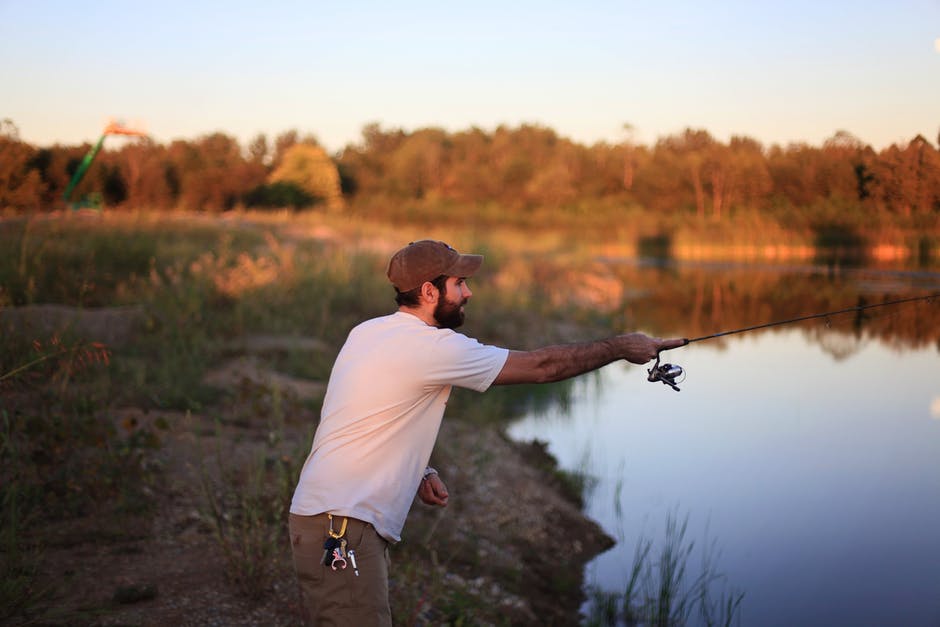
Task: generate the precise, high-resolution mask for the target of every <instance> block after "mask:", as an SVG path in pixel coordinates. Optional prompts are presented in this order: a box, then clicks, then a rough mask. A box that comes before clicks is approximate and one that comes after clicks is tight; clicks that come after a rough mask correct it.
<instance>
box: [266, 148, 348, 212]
mask: <svg viewBox="0 0 940 627" xmlns="http://www.w3.org/2000/svg"><path fill="white" fill-rule="evenodd" d="M268 182H269V183H281V182H283V183H293V184H295V185H297V186H298V187H299V188H301V189H303V190H304V191H306V192H307V193H309V194H310V195H311V196H312V197H313V198H317V199H321V200H323V201H324V202H326V204H327V206H328V207H329V208H331V209H334V208H341V207H342V206H343V195H342V191H341V189H340V180H339V172H338V171H337V168H336V165H335V164H334V163H333V161H332V160H331V159H330V157H329V156H328V155H327V154H326V151H325V150H323V148H321V147H320V146H316V145H313V144H308V143H302V144H295V145H293V146H291V147H290V148H288V149H287V150H286V151H285V152H284V156H283V158H282V160H281V164H280V165H279V166H278V167H277V169H275V170H274V171H273V172H272V173H271V176H270V177H268Z"/></svg>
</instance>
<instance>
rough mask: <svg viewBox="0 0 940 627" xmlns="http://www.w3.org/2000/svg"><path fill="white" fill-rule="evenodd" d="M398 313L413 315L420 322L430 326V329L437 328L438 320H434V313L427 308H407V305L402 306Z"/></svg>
mask: <svg viewBox="0 0 940 627" xmlns="http://www.w3.org/2000/svg"><path fill="white" fill-rule="evenodd" d="M398 311H400V312H402V313H406V314H411V315H412V316H414V317H415V318H418V319H419V320H421V321H422V322H424V324H426V325H428V326H429V327H436V326H437V320H435V319H434V312H433V311H431V310H429V309H427V308H424V307H407V306H405V305H400V306H399V307H398Z"/></svg>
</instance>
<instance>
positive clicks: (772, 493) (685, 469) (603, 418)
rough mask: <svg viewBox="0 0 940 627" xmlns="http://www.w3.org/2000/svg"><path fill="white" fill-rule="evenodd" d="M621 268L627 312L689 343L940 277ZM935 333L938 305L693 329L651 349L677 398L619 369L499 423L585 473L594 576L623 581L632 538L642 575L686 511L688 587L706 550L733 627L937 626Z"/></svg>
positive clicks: (938, 395) (628, 319) (716, 592)
mask: <svg viewBox="0 0 940 627" xmlns="http://www.w3.org/2000/svg"><path fill="white" fill-rule="evenodd" d="M622 278H623V280H624V281H629V282H630V284H631V285H632V286H634V287H636V286H640V288H638V291H637V292H636V295H635V299H634V302H632V303H631V304H630V306H629V307H627V308H626V311H625V313H624V319H625V323H626V324H629V323H634V324H635V325H636V326H635V327H634V328H639V329H642V330H647V331H650V332H653V333H657V334H669V335H679V336H686V337H698V336H701V335H707V334H710V333H714V332H718V331H724V330H728V329H734V328H740V327H744V326H749V325H752V324H759V323H764V322H769V321H772V320H782V319H786V318H789V317H794V316H798V315H806V314H812V313H817V312H821V311H831V310H835V309H840V308H844V307H852V306H855V305H857V304H862V303H864V304H871V303H875V302H880V301H883V300H886V299H891V298H904V297H910V296H917V295H921V294H925V293H936V292H938V291H940V274H936V273H930V272H903V271H896V270H893V271H884V270H872V269H865V270H861V269H856V270H841V271H834V269H833V268H831V267H830V268H827V267H821V268H812V267H809V268H769V267H760V268H753V267H747V266H721V265H715V266H703V265H693V266H684V265H681V264H679V265H676V264H673V265H670V266H668V267H663V266H662V265H657V264H653V265H648V266H647V265H644V264H642V263H640V264H636V263H634V264H631V265H630V266H629V267H627V268H624V269H623V270H622ZM683 325H687V326H688V330H687V331H685V332H683V330H682V329H683ZM625 328H629V327H628V326H625ZM938 338H940V302H938V299H934V300H932V301H930V302H924V301H921V302H917V303H910V304H904V305H897V306H889V307H883V308H877V309H870V310H866V311H865V312H864V315H860V314H856V313H850V314H844V315H841V316H833V317H830V318H829V319H828V320H825V319H821V320H814V321H808V322H801V323H796V324H792V325H783V326H778V327H774V328H773V329H768V330H763V331H754V332H750V333H744V334H740V335H734V336H729V337H726V338H721V339H716V340H708V341H702V342H698V343H694V344H691V345H689V346H687V347H684V348H680V349H676V350H673V351H669V352H666V353H663V361H669V362H673V363H677V364H679V365H681V366H682V367H683V368H684V369H685V372H686V375H685V380H684V381H683V382H682V383H681V384H680V385H679V387H680V388H681V392H675V391H673V390H672V389H670V388H668V387H666V386H665V385H663V384H661V383H650V382H648V381H647V380H646V370H645V367H641V366H631V365H628V364H626V363H620V364H613V365H611V366H608V367H606V368H604V369H602V370H601V371H599V372H598V373H595V374H592V375H586V376H584V377H581V378H580V379H579V380H578V381H577V382H576V383H575V385H574V386H573V388H571V389H570V390H569V394H570V398H569V401H568V402H567V403H565V404H564V408H562V407H560V406H554V407H550V408H549V409H547V410H546V409H542V410H539V411H537V412H533V413H530V414H528V415H526V416H525V417H523V418H522V419H520V420H518V421H516V422H515V423H514V424H512V426H511V427H510V428H509V433H510V435H511V436H512V437H513V438H515V439H520V440H531V439H534V438H537V439H540V440H544V441H547V442H548V443H549V447H548V448H549V450H550V451H551V452H552V453H553V454H554V455H555V456H556V457H557V458H558V460H559V463H560V465H561V466H562V467H563V468H565V469H567V470H570V471H573V472H578V473H584V474H586V475H588V476H590V477H592V478H594V479H595V480H596V483H594V485H593V487H592V488H591V489H590V490H589V491H588V494H587V499H586V501H587V505H586V512H587V514H588V515H589V516H591V517H592V518H594V519H595V520H597V521H598V522H600V523H601V525H602V526H603V527H604V528H605V529H606V530H607V531H608V533H610V534H611V535H612V536H613V537H615V538H617V540H618V542H617V545H616V546H615V547H614V548H613V549H611V550H610V551H608V552H606V553H604V554H602V555H601V556H599V557H598V558H596V559H595V560H594V561H593V562H591V563H590V564H589V565H588V567H587V569H586V582H587V584H588V585H589V586H592V587H596V588H598V589H600V590H604V591H608V592H620V593H622V591H623V590H624V588H625V587H626V583H627V581H628V579H629V576H630V569H631V565H632V563H633V561H634V556H635V554H636V551H637V546H638V543H639V542H642V541H644V540H646V541H649V542H651V543H652V546H653V548H652V552H651V554H650V558H651V561H650V563H651V564H652V565H651V567H650V571H649V572H650V573H652V575H653V577H652V578H655V575H656V573H657V572H658V571H657V570H656V568H655V562H656V560H657V559H658V558H657V557H656V556H657V555H658V551H659V550H661V548H662V546H663V544H664V537H665V535H666V525H667V520H671V521H673V523H676V524H680V525H681V523H682V522H683V521H685V522H687V529H686V531H685V535H684V538H683V539H682V541H681V543H680V544H681V545H682V546H687V545H688V544H689V543H693V544H692V550H691V553H690V554H689V556H688V558H687V560H686V561H687V573H686V577H685V580H686V582H687V584H688V583H689V582H691V581H692V580H693V579H694V578H695V577H696V576H697V575H698V574H699V573H700V572H701V571H702V568H703V566H704V564H705V562H704V560H705V559H706V557H705V556H706V554H707V555H708V557H707V559H708V566H709V569H710V571H711V572H712V573H720V574H721V575H722V576H723V577H722V578H721V579H716V580H715V581H714V582H713V583H712V585H711V586H710V588H711V589H710V592H711V593H712V595H713V596H714V598H718V597H719V596H720V595H721V593H722V592H725V593H727V594H733V593H743V595H744V596H743V600H742V601H741V604H740V606H739V609H738V613H737V616H738V618H739V619H740V623H741V624H743V625H762V626H769V625H907V626H918V625H924V626H928V625H929V626H937V625H940V339H938ZM706 549H707V550H706ZM648 575H649V573H648ZM589 610H590V607H589V606H586V607H585V612H588V611H589ZM690 622H691V623H692V624H696V623H697V622H700V619H699V618H697V617H696V614H695V613H693V614H692V617H691V619H690Z"/></svg>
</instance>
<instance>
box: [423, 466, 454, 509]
mask: <svg viewBox="0 0 940 627" xmlns="http://www.w3.org/2000/svg"><path fill="white" fill-rule="evenodd" d="M447 497H448V494H447V486H446V485H444V482H443V481H441V478H440V477H439V476H438V475H437V473H434V474H432V475H429V476H428V478H427V479H422V480H421V485H419V486H418V498H419V499H421V501H422V502H424V503H426V504H428V505H437V506H439V507H447Z"/></svg>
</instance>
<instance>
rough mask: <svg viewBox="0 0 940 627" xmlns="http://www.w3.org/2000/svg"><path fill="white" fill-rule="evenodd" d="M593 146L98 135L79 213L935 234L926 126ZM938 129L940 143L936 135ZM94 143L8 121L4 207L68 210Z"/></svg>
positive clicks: (77, 199) (2, 151)
mask: <svg viewBox="0 0 940 627" xmlns="http://www.w3.org/2000/svg"><path fill="white" fill-rule="evenodd" d="M631 136H632V131H631V128H630V127H629V125H625V127H624V137H625V138H624V139H623V140H622V141H621V142H619V143H604V142H601V143H596V144H594V145H590V146H586V145H582V144H579V143H577V142H575V141H572V140H570V139H567V138H565V137H562V136H560V135H559V134H558V133H556V132H555V131H554V130H552V129H551V128H546V127H544V126H538V125H530V124H524V125H521V126H518V127H516V128H509V127H504V126H500V127H498V128H496V129H495V130H492V131H486V130H482V129H479V128H470V129H467V130H462V131H459V132H448V131H445V130H442V129H439V128H422V129H418V130H414V131H411V132H407V131H405V130H403V129H398V128H382V127H381V125H379V124H377V123H372V124H368V125H366V126H365V127H364V128H363V129H362V132H361V138H360V139H359V141H358V142H356V143H352V144H349V145H347V146H346V147H344V148H343V149H341V150H339V151H338V152H336V153H335V154H327V152H326V150H325V149H324V148H323V147H322V146H321V145H320V144H319V142H318V140H317V139H316V137H315V136H313V135H305V134H302V133H301V132H299V131H297V130H290V131H286V132H284V133H281V134H280V135H278V136H277V137H275V138H268V137H267V136H265V135H263V134H259V135H258V136H256V137H254V138H253V139H252V140H251V141H250V142H248V144H247V145H241V144H240V143H239V141H238V139H237V138H235V137H233V136H231V135H228V134H225V133H223V132H216V133H212V134H209V135H205V136H202V137H197V138H195V139H177V140H174V141H172V142H170V143H169V144H161V143H158V142H156V141H154V140H153V139H151V138H148V137H143V138H135V139H133V140H127V139H120V140H118V139H114V140H108V142H105V144H104V149H103V150H102V151H101V153H100V154H99V155H98V156H97V159H96V160H95V162H94V164H93V165H92V167H91V168H90V169H89V170H88V172H87V175H86V176H84V178H83V180H82V181H81V184H80V185H79V186H78V187H77V188H76V189H75V190H74V192H73V193H72V194H71V197H70V198H69V199H68V200H69V201H71V203H72V205H71V206H72V207H73V208H74V207H76V206H79V205H81V204H82V203H85V204H88V203H89V202H91V203H92V204H94V205H95V206H97V207H107V208H110V209H118V210H120V209H133V210H167V209H182V210H188V211H208V212H220V211H228V210H232V209H238V208H256V209H269V208H270V209H283V208H290V209H295V210H299V209H306V208H311V207H312V208H323V209H332V210H343V209H346V210H362V211H368V212H370V213H371V214H376V215H379V216H381V215H390V214H394V213H395V212H396V211H401V210H402V209H403V208H410V209H412V210H414V209H420V210H423V211H426V212H429V213H430V214H431V215H434V214H435V213H437V214H439V215H444V214H445V212H452V210H454V209H455V208H459V209H462V210H466V211H468V212H470V213H473V212H474V211H480V210H481V208H485V207H490V208H491V210H492V207H498V213H499V215H502V216H505V217H510V216H515V217H517V218H519V219H522V220H524V219H525V216H526V215H530V214H533V213H535V212H537V211H546V210H548V211H553V212H556V213H564V212H572V213H603V214H605V215H610V214H616V213H617V212H619V211H621V210H622V209H623V208H625V207H631V208H634V209H636V210H638V211H640V212H642V213H643V214H644V215H650V216H655V217H657V218H660V219H672V220H676V219H683V220H685V219H688V218H695V219H697V220H699V221H701V222H704V223H712V222H714V223H722V222H727V221H729V220H731V219H733V218H734V217H735V216H736V215H739V214H742V213H744V212H746V213H748V214H755V213H756V214H758V215H760V216H763V217H766V218H767V219H769V220H771V221H773V222H776V223H779V224H780V225H782V226H783V227H784V228H797V229H799V228H805V227H807V226H814V225H818V224H819V223H822V222H824V223H826V224H828V225H836V226H840V225H844V226H847V227H852V228H855V229H861V230H863V231H869V232H877V231H878V229H880V228H883V227H884V226H885V225H891V226H893V227H896V228H900V229H903V230H907V231H919V232H930V233H933V232H935V231H936V229H937V226H938V217H940V151H938V149H937V148H936V147H935V146H934V145H933V144H932V143H931V142H930V141H929V140H927V139H926V138H924V137H922V136H920V135H918V136H917V137H914V138H912V139H911V140H910V141H909V142H907V143H906V144H903V143H902V144H892V145H891V146H888V147H887V148H884V149H882V150H875V149H873V148H872V147H871V146H869V145H866V144H865V143H863V142H862V141H861V140H859V139H858V138H856V137H855V136H853V135H852V134H850V133H848V132H845V131H837V132H836V133H834V134H833V136H832V137H831V138H829V139H828V140H826V141H825V142H824V143H823V144H822V145H821V146H811V145H807V144H805V143H793V144H789V145H786V146H780V145H776V144H775V145H772V146H769V147H768V146H764V145H762V144H761V143H760V142H758V141H756V140H754V139H751V138H749V137H743V136H735V137H732V138H731V139H730V140H729V141H728V142H722V141H719V140H718V139H716V138H715V137H713V136H712V135H711V134H710V133H709V132H708V131H706V130H703V129H692V128H688V129H686V130H684V131H683V132H681V133H678V134H675V135H669V136H665V137H661V138H659V139H658V140H657V141H656V142H655V143H654V144H653V145H642V144H639V143H636V142H634V141H632V140H631V139H630V138H631ZM938 139H940V138H938ZM91 146H92V145H91V144H83V145H74V146H65V145H58V144H57V145H54V146H34V145H31V144H29V143H27V142H24V141H22V140H21V139H20V137H19V132H18V129H17V127H16V125H15V123H14V122H13V121H11V120H3V121H2V123H0V210H7V211H10V210H13V211H15V212H41V211H51V210H56V209H61V208H63V207H64V206H65V205H66V203H65V202H64V199H63V192H64V190H65V189H66V187H67V185H68V183H69V180H70V178H71V177H72V175H73V174H74V173H75V171H76V169H77V168H78V167H79V164H80V163H81V161H82V158H83V156H85V155H86V154H87V153H88V152H89V150H90V148H91Z"/></svg>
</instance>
